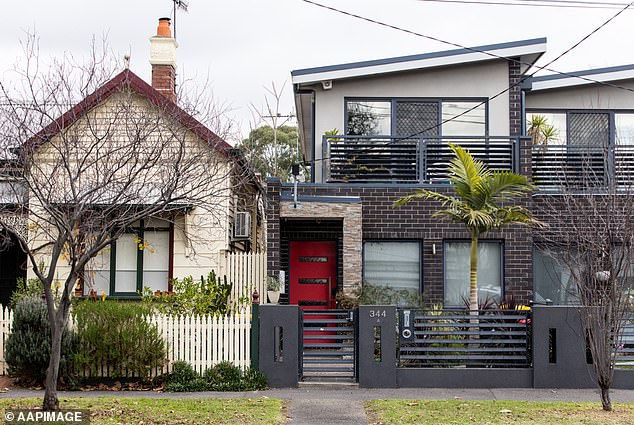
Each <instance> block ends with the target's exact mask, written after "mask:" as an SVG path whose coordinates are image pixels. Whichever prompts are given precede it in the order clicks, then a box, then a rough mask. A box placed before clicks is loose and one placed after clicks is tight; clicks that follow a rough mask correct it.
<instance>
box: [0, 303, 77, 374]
mask: <svg viewBox="0 0 634 425" xmlns="http://www.w3.org/2000/svg"><path fill="white" fill-rule="evenodd" d="M50 329H51V328H50V324H49V319H48V309H47V308H46V304H45V303H44V301H42V299H41V298H40V297H39V296H38V297H33V296H31V297H28V296H23V297H22V298H21V299H20V300H18V301H17V302H16V306H15V309H14V312H13V326H12V332H11V334H10V335H9V337H8V338H7V341H6V345H5V359H6V362H7V365H8V372H9V375H11V376H12V377H14V378H16V379H17V381H18V382H20V383H22V384H25V385H39V384H42V383H43V382H44V380H45V379H46V369H47V368H48V363H49V360H50V355H51V330H50ZM76 350H77V337H76V335H75V333H74V332H72V331H70V330H69V329H68V328H67V329H65V330H64V333H63V335H62V351H61V359H60V364H59V378H58V382H59V384H60V385H71V386H72V385H73V384H74V383H75V374H74V371H75V367H74V364H73V357H74V354H75V352H76Z"/></svg>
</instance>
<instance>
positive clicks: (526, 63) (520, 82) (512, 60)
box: [302, 0, 634, 137]
mask: <svg viewBox="0 0 634 425" xmlns="http://www.w3.org/2000/svg"><path fill="white" fill-rule="evenodd" d="M302 1H303V2H305V3H309V4H312V5H315V6H318V7H321V8H324V9H327V10H331V11H334V12H337V13H341V14H343V15H346V16H350V17H353V18H356V19H360V20H363V21H366V22H370V23H373V24H376V25H380V26H384V27H387V28H392V29H395V30H397V31H400V32H405V33H407V34H411V35H415V36H417V37H422V38H426V39H429V40H433V41H437V42H440V43H443V44H448V45H450V46H454V47H458V48H461V49H465V50H468V51H472V52H476V53H482V54H485V55H488V56H491V57H493V58H496V59H502V60H505V61H507V62H515V63H518V64H522V65H527V66H531V67H535V68H537V70H536V71H535V72H533V73H532V74H529V75H525V76H523V77H522V78H520V80H519V81H518V82H517V83H515V84H512V85H510V86H508V87H507V88H505V89H504V90H502V91H500V92H498V93H496V94H495V95H493V96H491V97H489V98H488V99H487V100H485V101H482V102H480V103H479V104H476V105H475V106H474V107H472V108H470V109H468V110H466V111H464V112H462V113H460V114H458V115H456V116H454V117H453V118H448V119H446V120H443V121H441V122H440V123H439V124H437V125H435V126H433V127H430V128H428V129H425V130H422V131H420V132H417V133H414V134H412V135H410V136H409V137H414V136H417V135H419V134H422V133H424V132H427V131H429V130H433V129H435V128H439V127H441V126H442V125H443V124H445V123H447V122H450V121H452V120H453V119H457V118H460V117H461V116H463V115H465V114H467V113H469V112H471V111H473V110H474V109H476V108H478V107H480V106H482V105H484V104H486V103H487V102H488V101H490V100H493V99H496V98H497V97H499V96H501V95H503V94H504V93H506V92H508V91H509V90H511V89H512V88H514V87H516V86H518V85H520V84H522V83H523V82H524V81H525V80H526V79H528V78H530V77H533V76H534V75H535V73H537V72H539V71H541V70H546V71H550V72H553V73H555V74H559V75H563V76H567V77H576V78H579V79H581V80H584V81H588V82H591V83H596V84H600V85H604V86H608V87H613V88H617V89H621V90H626V91H628V92H634V89H631V88H629V87H624V86H619V85H616V84H611V83H606V82H603V81H597V80H594V79H592V78H588V77H585V76H580V75H575V74H571V73H567V72H562V71H558V70H554V69H552V68H548V67H547V66H549V65H551V64H552V63H553V62H555V61H556V60H558V59H560V58H561V57H562V56H564V55H565V54H567V53H569V52H570V51H572V50H573V49H574V48H576V47H577V46H579V45H580V44H581V43H582V42H583V41H585V40H587V39H588V38H589V37H590V36H592V35H593V34H595V33H596V32H597V31H599V30H600V29H601V28H603V27H604V26H605V25H607V24H608V23H609V22H611V21H612V20H613V19H615V18H616V17H617V16H619V15H620V14H621V13H623V12H624V11H625V10H626V9H628V8H629V7H630V6H631V5H632V4H634V1H633V2H632V3H629V4H627V5H626V6H625V7H624V8H623V9H621V10H620V11H619V12H617V13H616V14H615V15H614V16H612V17H611V18H609V19H608V20H607V21H605V22H604V23H603V24H601V25H600V26H599V27H597V28H595V29H594V30H592V31H591V32H590V33H589V34H588V35H586V36H585V37H583V38H582V39H581V40H580V41H579V42H577V43H575V44H574V45H573V46H572V47H571V48H569V49H567V50H566V51H565V52H563V53H562V54H561V55H559V56H558V57H556V58H555V59H553V60H551V61H550V62H549V63H548V64H547V65H546V66H538V65H535V64H532V63H528V62H523V61H521V60H518V59H513V58H507V57H504V56H500V55H496V54H494V53H491V52H488V51H485V50H481V49H477V48H473V47H467V46H463V45H461V44H458V43H454V42H451V41H447V40H443V39H440V38H438V37H433V36H430V35H426V34H422V33H419V32H416V31H413V30H409V29H406V28H402V27H399V26H396V25H392V24H388V23H385V22H382V21H378V20H375V19H372V18H367V17H365V16H361V15H357V14H355V13H352V12H347V11H345V10H341V9H337V8H334V7H332V6H327V5H324V4H321V3H317V2H315V1H312V0H302Z"/></svg>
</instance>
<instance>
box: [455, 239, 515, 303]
mask: <svg viewBox="0 0 634 425" xmlns="http://www.w3.org/2000/svg"><path fill="white" fill-rule="evenodd" d="M448 243H469V244H471V239H463V238H457V239H454V238H447V239H443V241H442V281H443V288H442V302H443V307H444V308H447V309H460V308H464V307H463V306H459V305H451V304H446V303H445V295H446V293H447V255H446V250H445V248H446V245H447V244H448ZM482 243H497V244H498V246H499V247H500V301H502V300H503V299H504V296H505V294H506V285H505V273H504V269H505V261H506V255H505V240H504V239H495V238H487V239H478V247H479V246H480V245H481V244H482ZM468 284H469V281H467V285H468Z"/></svg>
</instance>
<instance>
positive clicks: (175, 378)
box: [165, 361, 266, 392]
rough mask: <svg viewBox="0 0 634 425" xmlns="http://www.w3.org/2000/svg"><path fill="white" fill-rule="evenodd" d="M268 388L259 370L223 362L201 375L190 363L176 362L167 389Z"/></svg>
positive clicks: (238, 389)
mask: <svg viewBox="0 0 634 425" xmlns="http://www.w3.org/2000/svg"><path fill="white" fill-rule="evenodd" d="M264 388H266V377H265V376H264V375H263V374H262V373H261V372H260V371H258V370H255V369H251V368H249V369H247V370H246V371H244V372H242V370H240V368H239V367H237V366H234V365H233V364H231V363H229V362H221V363H218V364H217V365H216V366H214V367H211V368H209V369H207V370H205V372H204V373H203V375H202V376H200V375H199V374H198V373H197V372H196V371H195V370H194V369H193V368H192V367H191V366H190V365H189V364H188V363H186V362H183V361H179V362H176V363H174V366H173V368H172V373H170V374H169V376H168V377H167V384H166V385H165V390H166V391H173V392H182V391H254V390H261V389H264Z"/></svg>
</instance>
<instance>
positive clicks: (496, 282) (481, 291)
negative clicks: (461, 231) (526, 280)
mask: <svg viewBox="0 0 634 425" xmlns="http://www.w3.org/2000/svg"><path fill="white" fill-rule="evenodd" d="M503 252H504V250H503V244H502V242H501V241H479V243H478V300H479V302H480V303H484V302H487V301H488V302H499V301H500V299H501V298H502V292H503V291H502V280H503V273H504V270H503V257H502V256H503ZM444 258H445V270H444V273H445V299H444V303H445V306H447V307H466V306H467V305H468V304H469V268H470V258H471V242H470V241H445V243H444Z"/></svg>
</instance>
